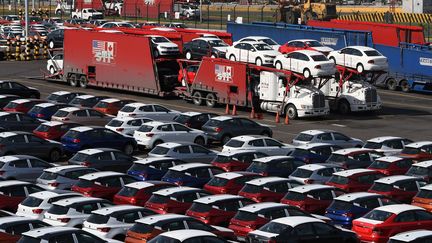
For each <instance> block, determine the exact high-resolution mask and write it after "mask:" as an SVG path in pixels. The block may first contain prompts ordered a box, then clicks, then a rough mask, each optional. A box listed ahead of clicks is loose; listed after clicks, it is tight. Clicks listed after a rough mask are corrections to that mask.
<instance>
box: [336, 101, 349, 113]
mask: <svg viewBox="0 0 432 243" xmlns="http://www.w3.org/2000/svg"><path fill="white" fill-rule="evenodd" d="M338 111H339V113H340V114H343V115H346V114H348V113H350V112H351V107H350V104H349V103H348V101H346V100H341V101H339V103H338Z"/></svg>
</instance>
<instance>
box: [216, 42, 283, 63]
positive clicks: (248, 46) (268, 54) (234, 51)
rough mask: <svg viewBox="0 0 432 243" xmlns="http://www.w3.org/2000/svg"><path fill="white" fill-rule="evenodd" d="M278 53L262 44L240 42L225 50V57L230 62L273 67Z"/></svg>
mask: <svg viewBox="0 0 432 243" xmlns="http://www.w3.org/2000/svg"><path fill="white" fill-rule="evenodd" d="M278 55H280V52H278V51H275V50H273V48H272V47H271V46H269V45H267V44H265V43H262V42H241V43H238V44H236V45H234V46H230V47H228V48H227V52H226V55H225V56H226V57H227V58H229V59H230V60H231V61H241V62H248V63H254V64H256V65H257V66H262V65H273V61H274V59H275V57H276V56H278Z"/></svg>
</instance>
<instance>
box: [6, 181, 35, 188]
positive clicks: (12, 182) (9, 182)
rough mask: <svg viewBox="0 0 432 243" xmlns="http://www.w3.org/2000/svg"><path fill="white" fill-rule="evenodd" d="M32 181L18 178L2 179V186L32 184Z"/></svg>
mask: <svg viewBox="0 0 432 243" xmlns="http://www.w3.org/2000/svg"><path fill="white" fill-rule="evenodd" d="M31 184H32V183H30V182H26V181H18V180H7V181H0V187H7V186H16V185H31Z"/></svg>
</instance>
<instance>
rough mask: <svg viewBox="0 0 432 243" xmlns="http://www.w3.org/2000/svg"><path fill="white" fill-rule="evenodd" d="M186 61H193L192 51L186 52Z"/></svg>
mask: <svg viewBox="0 0 432 243" xmlns="http://www.w3.org/2000/svg"><path fill="white" fill-rule="evenodd" d="M186 59H188V60H192V53H191V52H190V51H187V52H186Z"/></svg>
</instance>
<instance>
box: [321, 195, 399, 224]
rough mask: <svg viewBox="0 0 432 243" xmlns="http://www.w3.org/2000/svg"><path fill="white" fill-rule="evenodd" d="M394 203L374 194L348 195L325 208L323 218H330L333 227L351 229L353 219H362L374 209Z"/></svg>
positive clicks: (340, 197) (336, 199)
mask: <svg viewBox="0 0 432 243" xmlns="http://www.w3.org/2000/svg"><path fill="white" fill-rule="evenodd" d="M396 203H397V202H395V201H392V200H391V199H389V198H388V197H386V196H383V195H380V194H376V193H369V192H355V193H348V194H344V195H342V196H339V197H337V198H335V199H334V200H333V202H332V203H331V204H330V206H329V207H328V208H327V210H326V214H325V216H326V217H328V218H330V219H331V220H332V223H333V224H334V225H338V226H342V227H344V228H348V229H351V226H352V221H353V220H354V219H357V218H360V217H362V216H363V215H365V214H366V213H368V212H369V211H371V210H372V209H374V208H377V207H381V206H385V205H390V204H396Z"/></svg>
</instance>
